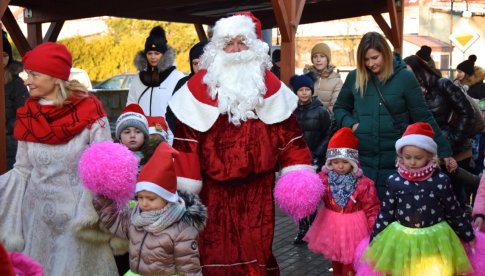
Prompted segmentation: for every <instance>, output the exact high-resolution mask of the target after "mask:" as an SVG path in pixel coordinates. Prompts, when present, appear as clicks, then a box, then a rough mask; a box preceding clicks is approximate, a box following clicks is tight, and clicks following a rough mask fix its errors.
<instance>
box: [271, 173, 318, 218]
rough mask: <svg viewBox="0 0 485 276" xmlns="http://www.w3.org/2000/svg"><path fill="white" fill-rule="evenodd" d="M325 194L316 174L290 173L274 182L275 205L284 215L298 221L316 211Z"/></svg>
mask: <svg viewBox="0 0 485 276" xmlns="http://www.w3.org/2000/svg"><path fill="white" fill-rule="evenodd" d="M324 192H325V188H324V186H323V183H322V181H321V180H320V177H319V176H318V174H316V173H314V172H311V171H308V170H297V171H290V172H288V173H286V174H284V175H283V176H281V177H280V179H279V180H278V181H277V182H276V187H275V189H274V196H275V199H276V203H277V204H278V206H279V207H280V209H281V210H283V211H284V212H285V213H287V214H289V215H290V216H291V217H293V219H294V220H296V221H299V220H300V219H302V218H305V217H307V216H309V215H311V214H313V212H314V211H315V210H316V209H317V207H318V204H319V203H320V200H321V198H322V196H323V194H324Z"/></svg>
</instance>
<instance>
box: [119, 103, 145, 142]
mask: <svg viewBox="0 0 485 276" xmlns="http://www.w3.org/2000/svg"><path fill="white" fill-rule="evenodd" d="M127 127H136V128H138V129H139V130H141V131H142V132H143V134H144V136H145V139H148V120H147V118H146V117H145V113H144V112H143V109H142V108H141V107H140V106H139V105H137V104H129V105H127V106H126V107H125V108H124V109H123V111H122V112H121V115H120V117H118V120H116V130H115V133H116V138H117V139H120V135H121V132H122V131H123V130H124V129H125V128H127Z"/></svg>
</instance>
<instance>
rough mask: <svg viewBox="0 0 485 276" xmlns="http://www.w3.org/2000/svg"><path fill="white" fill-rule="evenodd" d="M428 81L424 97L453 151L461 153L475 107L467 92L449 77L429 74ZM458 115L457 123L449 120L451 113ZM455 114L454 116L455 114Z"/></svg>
mask: <svg viewBox="0 0 485 276" xmlns="http://www.w3.org/2000/svg"><path fill="white" fill-rule="evenodd" d="M427 78H428V80H427V83H429V84H431V85H430V88H429V90H428V91H425V92H424V98H425V100H426V104H427V105H428V107H429V109H430V111H431V113H432V114H433V117H434V119H435V120H436V123H438V126H439V127H440V129H441V131H442V132H443V134H444V135H445V137H446V139H447V140H448V142H449V143H450V146H451V148H452V150H453V153H454V154H456V153H459V152H461V151H463V150H465V148H463V147H464V146H465V145H466V144H467V143H466V140H467V138H468V129H469V128H470V127H471V126H472V122H473V115H474V113H473V108H472V106H471V105H470V102H469V101H468V100H467V98H466V96H465V94H464V93H463V92H462V91H461V89H460V88H459V87H457V86H456V85H454V84H453V82H452V81H451V80H449V79H445V78H438V77H436V76H433V75H428V76H427ZM452 112H454V113H455V115H456V118H457V120H456V123H455V124H450V123H448V120H449V118H450V116H451V113H452ZM455 115H454V116H455Z"/></svg>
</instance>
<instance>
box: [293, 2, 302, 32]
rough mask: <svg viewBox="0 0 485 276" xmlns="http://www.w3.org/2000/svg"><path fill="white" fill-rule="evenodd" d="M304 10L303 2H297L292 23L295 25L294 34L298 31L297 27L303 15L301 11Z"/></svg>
mask: <svg viewBox="0 0 485 276" xmlns="http://www.w3.org/2000/svg"><path fill="white" fill-rule="evenodd" d="M304 8H305V1H301V0H300V1H298V2H297V3H296V14H295V16H296V17H295V22H293V23H294V24H295V32H296V29H298V25H299V24H300V20H301V15H302V14H303V9H304Z"/></svg>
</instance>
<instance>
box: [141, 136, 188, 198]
mask: <svg viewBox="0 0 485 276" xmlns="http://www.w3.org/2000/svg"><path fill="white" fill-rule="evenodd" d="M177 155H178V151H176V150H175V149H173V148H172V147H171V146H169V145H168V144H167V143H165V142H162V143H160V145H158V147H157V149H156V150H155V152H154V153H153V155H152V157H151V158H150V160H148V162H147V163H146V164H145V166H143V168H142V169H141V172H140V175H139V176H138V179H137V181H138V182H137V183H136V190H135V192H136V193H138V192H140V191H149V192H152V193H155V194H157V195H158V196H160V197H161V198H163V199H165V200H166V201H168V202H177V200H178V198H179V196H178V194H177V176H176V175H175V166H174V163H173V159H174V158H175V157H176V156H177Z"/></svg>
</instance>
